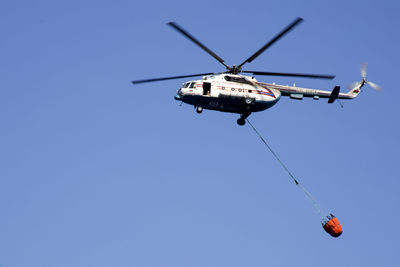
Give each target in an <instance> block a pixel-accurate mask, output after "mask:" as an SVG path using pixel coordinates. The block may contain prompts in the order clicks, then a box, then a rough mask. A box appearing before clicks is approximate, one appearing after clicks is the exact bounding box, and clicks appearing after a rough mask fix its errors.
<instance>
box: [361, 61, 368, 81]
mask: <svg viewBox="0 0 400 267" xmlns="http://www.w3.org/2000/svg"><path fill="white" fill-rule="evenodd" d="M367 65H368V64H367V63H361V68H360V73H361V77H362V78H363V79H365V78H366V77H367Z"/></svg>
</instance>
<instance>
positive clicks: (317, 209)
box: [246, 119, 324, 219]
mask: <svg viewBox="0 0 400 267" xmlns="http://www.w3.org/2000/svg"><path fill="white" fill-rule="evenodd" d="M246 121H247V122H248V123H249V125H250V126H251V128H253V130H254V132H255V133H256V134H257V135H258V137H260V139H261V141H262V142H263V143H264V144H265V146H266V147H267V148H268V149H269V151H270V152H271V153H272V155H273V156H274V157H275V158H276V160H277V161H278V162H279V163H280V164H281V166H282V167H283V169H285V171H286V172H287V173H288V174H289V176H290V178H291V179H292V180H293V181H294V182H295V184H296V185H297V186H298V187H299V188H300V189H301V190H302V191H303V192H304V194H305V195H306V196H307V197H308V198H309V199H310V200H311V202H312V204H313V206H314V208H315V210H316V211H317V212H318V214H319V215H320V216H321V218H322V219H324V216H323V215H322V213H321V208H320V206H319V205H318V203H317V201H315V199H314V198H313V196H312V195H311V194H310V192H308V191H307V189H306V188H305V187H304V186H303V185H302V184H300V183H299V181H298V180H297V179H296V178H295V177H294V175H293V174H292V173H291V172H290V171H289V169H288V168H287V167H286V165H285V164H284V163H283V162H282V161H281V160H280V158H279V157H278V155H277V154H276V153H275V152H274V151H273V150H272V148H271V147H270V146H269V145H268V143H267V141H265V139H264V138H263V137H262V135H261V134H260V133H259V132H258V131H257V129H256V128H255V127H254V126H253V124H252V123H251V122H250V121H249V120H248V119H246Z"/></svg>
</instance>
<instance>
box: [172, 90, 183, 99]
mask: <svg viewBox="0 0 400 267" xmlns="http://www.w3.org/2000/svg"><path fill="white" fill-rule="evenodd" d="M174 98H175V100H182V91H181V89H179V90H178V92H177V93H176V95H175V97H174Z"/></svg>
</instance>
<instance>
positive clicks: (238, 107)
mask: <svg viewBox="0 0 400 267" xmlns="http://www.w3.org/2000/svg"><path fill="white" fill-rule="evenodd" d="M280 97H281V92H280V91H279V90H276V89H271V88H267V87H266V86H261V85H259V84H258V83H257V80H256V79H255V78H254V77H250V76H243V75H232V74H219V75H210V76H204V77H203V79H201V80H195V81H188V82H186V83H184V84H183V85H182V87H181V88H180V89H179V90H178V93H177V95H176V96H175V99H176V100H179V101H182V102H184V103H187V104H190V105H194V106H195V107H201V108H204V109H210V110H218V111H222V112H232V113H239V114H247V113H252V112H257V111H263V110H266V109H268V108H270V107H272V106H273V105H275V104H276V103H277V102H278V101H279V99H280Z"/></svg>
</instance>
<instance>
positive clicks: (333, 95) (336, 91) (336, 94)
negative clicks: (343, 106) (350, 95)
mask: <svg viewBox="0 0 400 267" xmlns="http://www.w3.org/2000/svg"><path fill="white" fill-rule="evenodd" d="M339 92H340V86H335V88H333V90H332V93H331V95H330V96H329V100H328V103H329V104H331V103H333V102H335V100H336V99H337V98H338V97H339Z"/></svg>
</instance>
